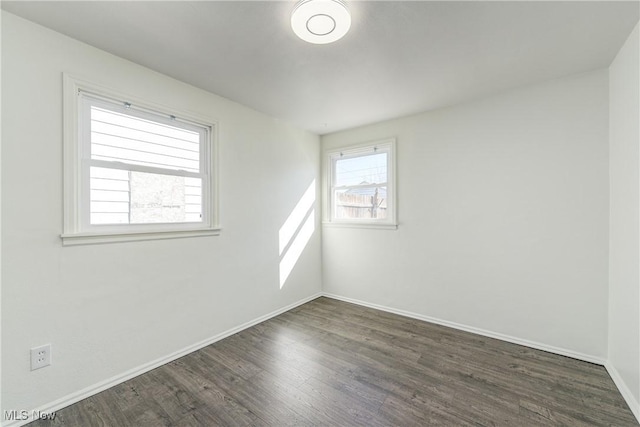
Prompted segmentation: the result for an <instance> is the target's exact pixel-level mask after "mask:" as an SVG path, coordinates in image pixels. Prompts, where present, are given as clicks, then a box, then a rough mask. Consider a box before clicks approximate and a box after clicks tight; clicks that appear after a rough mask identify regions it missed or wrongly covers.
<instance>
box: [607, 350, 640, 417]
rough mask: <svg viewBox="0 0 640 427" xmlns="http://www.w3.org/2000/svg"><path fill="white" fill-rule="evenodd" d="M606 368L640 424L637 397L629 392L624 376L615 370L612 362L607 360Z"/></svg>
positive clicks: (639, 405) (639, 403)
mask: <svg viewBox="0 0 640 427" xmlns="http://www.w3.org/2000/svg"><path fill="white" fill-rule="evenodd" d="M604 367H605V368H606V369H607V372H608V373H609V375H610V376H611V379H612V380H613V382H614V383H615V385H616V387H618V390H620V394H622V397H624V400H625V401H626V402H627V405H629V409H631V412H633V415H635V417H636V419H637V420H638V423H640V402H638V401H637V400H636V399H635V397H634V396H633V394H632V393H631V390H629V387H627V384H626V383H625V382H624V380H623V379H622V376H620V373H619V372H618V370H617V369H616V368H615V366H613V365H612V364H611V362H610V361H608V360H607V361H606V362H605V364H604Z"/></svg>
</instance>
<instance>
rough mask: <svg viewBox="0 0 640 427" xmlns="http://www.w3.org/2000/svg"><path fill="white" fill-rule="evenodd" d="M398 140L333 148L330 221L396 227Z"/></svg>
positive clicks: (329, 165) (330, 174)
mask: <svg viewBox="0 0 640 427" xmlns="http://www.w3.org/2000/svg"><path fill="white" fill-rule="evenodd" d="M394 155H395V141H394V140H385V141H380V142H377V143H371V144H367V145H362V146H356V147H347V148H343V149H341V150H336V151H331V152H329V153H328V157H327V166H328V167H327V177H328V184H327V188H328V196H327V199H328V200H327V202H328V203H327V204H328V209H327V222H330V223H334V224H352V225H356V224H361V225H374V226H375V225H379V226H393V227H395V198H394V195H395V188H394V185H395V179H394V178H395V170H394V164H395V161H394Z"/></svg>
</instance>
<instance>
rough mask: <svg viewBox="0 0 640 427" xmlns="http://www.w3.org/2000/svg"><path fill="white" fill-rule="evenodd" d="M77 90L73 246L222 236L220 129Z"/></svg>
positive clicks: (68, 165)
mask: <svg viewBox="0 0 640 427" xmlns="http://www.w3.org/2000/svg"><path fill="white" fill-rule="evenodd" d="M72 83H77V82H75V81H73V82H72ZM73 86H74V90H73V94H72V95H73V97H74V99H73V100H72V101H71V102H72V103H73V107H74V108H65V114H73V115H74V116H75V119H76V120H75V122H74V123H73V124H72V126H71V127H70V129H66V130H67V131H68V132H67V133H68V135H66V136H65V160H66V162H65V177H66V182H65V190H66V194H65V195H66V196H67V201H66V208H67V209H66V210H65V219H66V221H65V233H64V234H63V241H64V242H65V244H69V243H71V244H73V243H97V242H101V241H104V239H105V238H107V237H109V236H111V237H114V236H116V237H117V240H139V239H140V238H144V239H146V238H167V237H185V236H187V235H197V234H199V233H195V232H197V231H205V232H206V231H211V230H217V229H216V228H215V227H214V224H215V222H214V220H215V218H214V209H213V182H214V181H213V179H212V163H213V161H212V154H213V130H214V128H213V125H211V124H204V123H200V122H198V121H194V120H191V119H189V118H186V117H185V116H183V115H179V114H171V113H169V112H166V111H161V110H160V109H158V108H149V107H147V106H144V105H141V104H140V103H134V102H129V101H128V100H125V99H123V98H122V97H117V96H116V95H105V94H104V93H97V91H92V90H91V89H90V88H88V89H87V88H85V87H83V86H82V85H78V84H73ZM67 119H70V118H67ZM66 123H67V124H70V123H72V120H69V121H67V122H66ZM71 159H74V160H71ZM205 234H206V233H205ZM123 236H125V238H122V237H123ZM96 237H98V238H97V239H96Z"/></svg>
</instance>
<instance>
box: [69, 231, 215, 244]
mask: <svg viewBox="0 0 640 427" xmlns="http://www.w3.org/2000/svg"><path fill="white" fill-rule="evenodd" d="M220 230H221V229H220V228H203V229H194V230H172V231H142V232H129V233H76V234H62V235H61V236H60V237H61V238H62V246H77V245H96V244H103V243H119V242H140V241H143V240H161V239H182V238H186V237H206V236H217V235H219V234H220Z"/></svg>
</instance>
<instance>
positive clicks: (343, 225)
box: [322, 221, 398, 230]
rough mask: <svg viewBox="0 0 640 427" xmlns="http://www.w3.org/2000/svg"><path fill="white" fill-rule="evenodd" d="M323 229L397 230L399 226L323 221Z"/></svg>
mask: <svg viewBox="0 0 640 427" xmlns="http://www.w3.org/2000/svg"><path fill="white" fill-rule="evenodd" d="M322 226H323V227H329V228H374V229H378V230H397V229H398V224H389V223H386V224H376V223H374V222H333V221H323V222H322Z"/></svg>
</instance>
